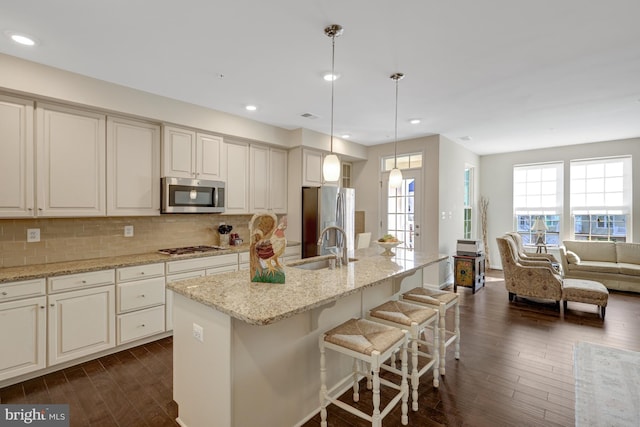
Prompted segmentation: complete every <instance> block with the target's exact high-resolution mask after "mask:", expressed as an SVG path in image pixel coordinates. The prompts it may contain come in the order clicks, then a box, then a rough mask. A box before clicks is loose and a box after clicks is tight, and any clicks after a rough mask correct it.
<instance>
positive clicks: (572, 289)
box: [562, 279, 609, 319]
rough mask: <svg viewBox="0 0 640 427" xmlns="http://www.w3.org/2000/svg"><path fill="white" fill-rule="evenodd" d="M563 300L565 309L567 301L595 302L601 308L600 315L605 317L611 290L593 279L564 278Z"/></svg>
mask: <svg viewBox="0 0 640 427" xmlns="http://www.w3.org/2000/svg"><path fill="white" fill-rule="evenodd" d="M562 300H563V304H564V309H565V310H566V309H567V301H575V302H583V303H586V304H595V305H597V306H598V307H599V308H600V317H602V319H604V315H605V310H606V308H607V301H608V300H609V291H608V290H607V288H606V287H605V286H604V285H603V284H602V283H600V282H595V281H593V280H584V279H564V281H563V282H562Z"/></svg>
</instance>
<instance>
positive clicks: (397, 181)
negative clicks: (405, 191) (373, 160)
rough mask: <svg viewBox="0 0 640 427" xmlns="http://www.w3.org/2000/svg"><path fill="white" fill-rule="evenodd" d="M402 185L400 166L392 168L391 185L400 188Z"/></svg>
mask: <svg viewBox="0 0 640 427" xmlns="http://www.w3.org/2000/svg"><path fill="white" fill-rule="evenodd" d="M401 185H402V172H401V171H400V169H398V168H393V169H391V173H390V174H389V187H391V188H400V186H401Z"/></svg>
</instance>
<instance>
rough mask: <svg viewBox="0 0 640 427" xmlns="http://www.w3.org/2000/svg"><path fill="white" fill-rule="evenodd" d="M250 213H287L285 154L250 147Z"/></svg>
mask: <svg viewBox="0 0 640 427" xmlns="http://www.w3.org/2000/svg"><path fill="white" fill-rule="evenodd" d="M249 153H250V164H249V171H250V172H249V176H250V184H249V189H250V191H249V195H250V206H249V209H250V211H251V212H259V211H271V212H274V213H286V212H287V152H286V151H285V150H278V149H275V148H269V147H262V146H257V145H252V146H251V147H250V150H249Z"/></svg>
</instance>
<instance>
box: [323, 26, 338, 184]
mask: <svg viewBox="0 0 640 427" xmlns="http://www.w3.org/2000/svg"><path fill="white" fill-rule="evenodd" d="M342 31H343V29H342V26H341V25H337V24H334V25H329V26H328V27H326V28H325V29H324V33H325V34H326V35H327V36H328V37H331V76H332V78H331V154H329V155H328V156H326V157H325V158H324V163H323V164H322V176H323V178H324V180H325V181H329V182H334V181H337V180H338V178H340V160H338V156H336V155H335V154H333V86H334V82H335V80H336V79H335V75H336V73H335V56H336V37H339V36H341V35H342Z"/></svg>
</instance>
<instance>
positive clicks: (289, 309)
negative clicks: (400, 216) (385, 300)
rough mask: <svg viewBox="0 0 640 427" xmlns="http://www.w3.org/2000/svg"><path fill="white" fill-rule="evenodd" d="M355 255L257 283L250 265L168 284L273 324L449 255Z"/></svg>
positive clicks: (369, 251)
mask: <svg viewBox="0 0 640 427" xmlns="http://www.w3.org/2000/svg"><path fill="white" fill-rule="evenodd" d="M354 257H355V258H356V259H357V261H354V262H350V263H349V264H348V265H346V266H342V267H341V268H336V269H335V270H329V269H321V270H303V269H300V268H295V267H292V266H290V265H288V266H285V267H284V270H285V275H286V283H284V284H273V283H252V282H251V279H250V276H249V275H250V273H249V272H248V271H239V272H232V273H223V274H218V275H215V276H206V277H201V278H196V279H188V280H183V281H178V282H174V283H169V284H167V287H168V288H169V289H171V290H173V291H175V292H177V293H179V294H181V295H184V296H185V297H187V298H190V299H192V300H194V301H197V302H200V303H202V304H204V305H206V306H209V307H212V308H214V309H216V310H218V311H220V312H222V313H225V314H227V315H229V316H231V317H233V318H236V319H239V320H241V321H244V322H246V323H248V324H252V325H268V324H272V323H274V322H277V321H279V320H282V319H285V318H288V317H291V316H294V315H296V314H298V313H302V312H305V311H308V310H311V309H313V308H316V307H320V306H322V305H325V304H328V303H330V302H332V301H336V300H338V299H340V298H342V297H345V296H348V295H351V294H353V293H356V292H359V291H361V290H362V289H363V288H366V287H369V286H374V285H376V284H379V283H381V282H383V281H385V280H388V279H392V278H401V277H404V276H407V275H411V274H413V273H414V272H416V271H417V270H418V269H421V268H423V267H426V266H429V265H431V264H435V263H437V262H440V261H442V260H445V259H447V258H448V256H447V255H442V254H427V253H421V252H415V251H411V250H403V249H396V254H395V255H394V256H385V255H382V254H381V249H380V248H378V247H370V248H366V249H358V250H356V251H355V253H354ZM302 262H304V260H302V261H295V262H292V263H290V264H291V265H295V264H300V263H302Z"/></svg>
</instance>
